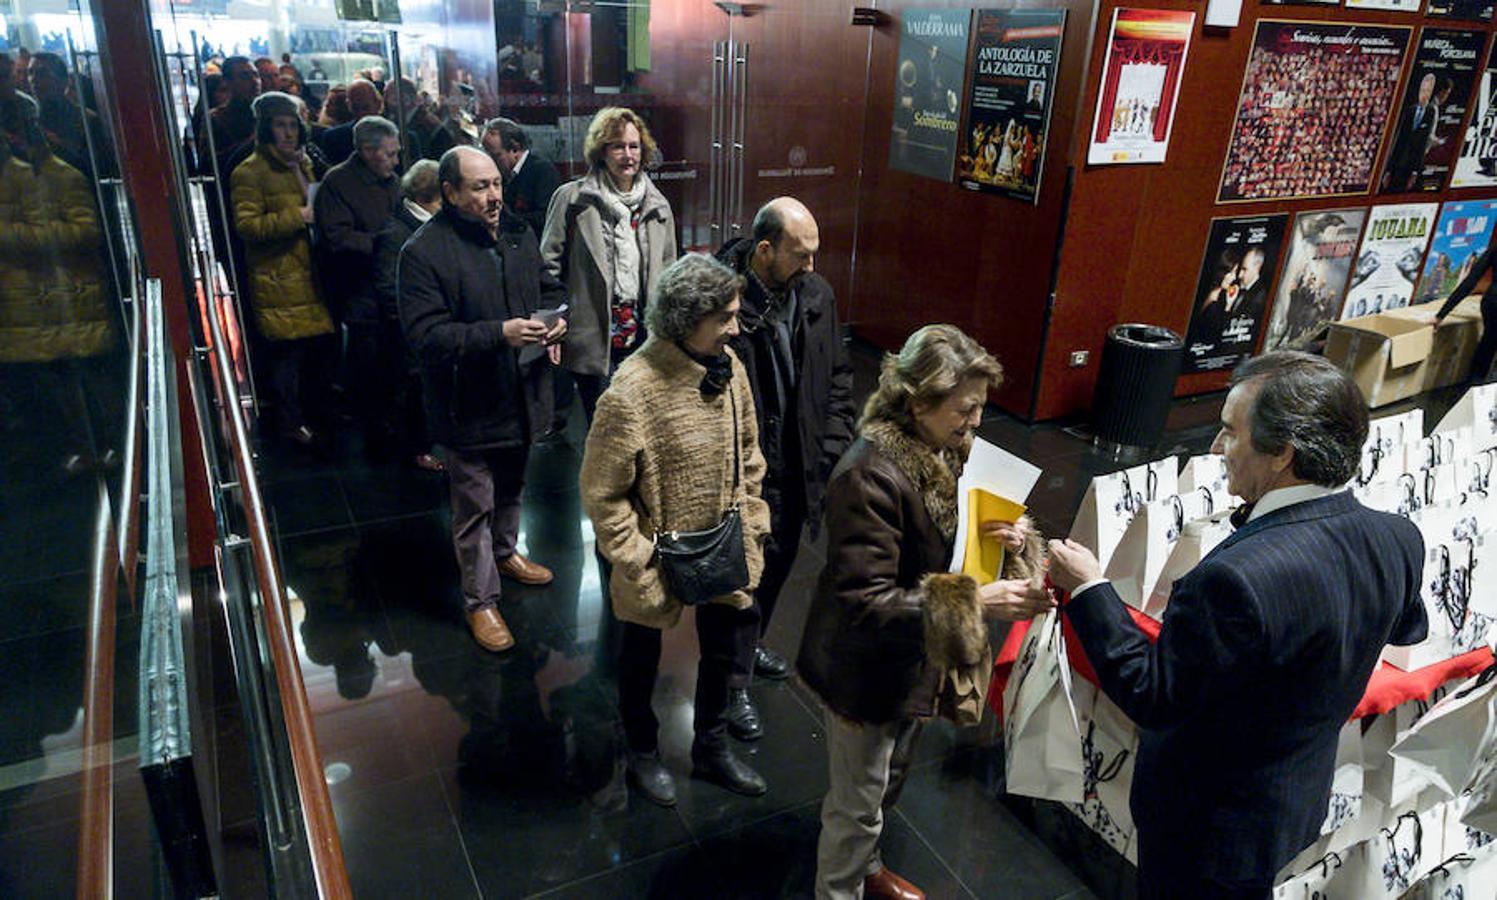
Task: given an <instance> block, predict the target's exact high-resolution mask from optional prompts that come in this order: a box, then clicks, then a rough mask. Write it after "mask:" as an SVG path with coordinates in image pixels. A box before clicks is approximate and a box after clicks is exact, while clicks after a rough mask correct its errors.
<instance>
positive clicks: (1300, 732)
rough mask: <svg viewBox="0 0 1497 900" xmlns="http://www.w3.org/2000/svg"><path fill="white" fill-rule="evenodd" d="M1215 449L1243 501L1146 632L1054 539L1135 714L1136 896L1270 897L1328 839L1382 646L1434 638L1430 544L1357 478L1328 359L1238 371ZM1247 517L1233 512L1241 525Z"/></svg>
mask: <svg viewBox="0 0 1497 900" xmlns="http://www.w3.org/2000/svg"><path fill="white" fill-rule="evenodd" d="M1221 418H1222V428H1221V432H1220V433H1219V434H1218V435H1217V437H1216V441H1215V443H1214V444H1213V445H1212V450H1213V452H1216V453H1220V454H1221V455H1222V457H1223V458H1224V460H1225V462H1226V468H1227V489H1228V490H1229V491H1231V492H1232V493H1233V494H1234V495H1236V496H1238V497H1241V498H1242V499H1243V500H1244V501H1246V505H1245V506H1244V507H1243V508H1242V510H1240V512H1241V513H1245V515H1239V516H1235V517H1234V522H1236V523H1237V524H1238V528H1237V531H1236V532H1235V533H1233V534H1232V536H1231V537H1229V538H1227V539H1226V540H1225V541H1223V542H1222V543H1221V544H1220V545H1218V546H1217V548H1216V549H1215V550H1213V551H1211V553H1209V554H1207V556H1206V558H1205V559H1203V560H1201V563H1200V564H1199V565H1197V566H1196V567H1195V568H1194V569H1192V570H1191V571H1190V572H1188V573H1186V574H1185V576H1184V577H1182V578H1181V579H1180V580H1179V581H1176V582H1175V587H1174V590H1173V591H1172V592H1171V593H1170V598H1169V605H1168V606H1167V607H1166V608H1165V613H1164V625H1163V628H1162V629H1161V631H1160V633H1159V639H1158V641H1157V642H1155V643H1152V644H1151V643H1150V642H1149V641H1148V639H1147V638H1145V637H1144V634H1143V632H1141V631H1140V630H1139V629H1138V626H1137V625H1135V624H1134V622H1133V620H1132V619H1131V618H1130V617H1129V615H1128V611H1127V609H1126V607H1124V605H1123V601H1122V600H1120V599H1119V598H1118V594H1117V591H1115V590H1114V589H1113V588H1112V585H1111V584H1109V583H1108V582H1107V581H1106V580H1105V579H1104V578H1103V577H1102V574H1101V568H1100V566H1098V565H1097V560H1096V558H1095V557H1094V556H1092V554H1091V552H1090V551H1088V550H1087V549H1086V548H1084V547H1082V546H1081V545H1080V544H1077V543H1075V542H1073V541H1064V542H1062V541H1051V542H1050V579H1051V581H1052V582H1054V584H1055V585H1056V586H1057V587H1060V588H1062V589H1065V590H1068V591H1071V592H1072V598H1071V602H1070V604H1069V605H1068V606H1067V607H1066V615H1067V616H1069V617H1070V620H1071V624H1072V625H1074V626H1075V628H1076V635H1077V637H1079V638H1080V640H1081V644H1082V646H1083V647H1085V648H1086V656H1087V659H1089V660H1090V661H1091V664H1092V668H1093V669H1094V670H1095V671H1096V673H1097V678H1098V681H1099V683H1100V684H1101V686H1102V690H1103V691H1104V692H1105V693H1106V694H1107V696H1108V698H1109V699H1111V700H1112V701H1113V702H1114V703H1116V704H1117V705H1118V707H1119V708H1121V709H1122V710H1123V712H1125V713H1127V714H1128V716H1129V717H1130V718H1132V719H1133V721H1134V722H1136V723H1137V724H1138V729H1139V740H1138V764H1137V767H1136V769H1135V770H1134V775H1133V789H1132V794H1131V797H1130V804H1129V805H1130V807H1131V809H1132V812H1133V820H1134V822H1135V824H1136V825H1137V829H1138V832H1137V834H1138V883H1139V891H1138V893H1139V896H1140V897H1145V898H1156V897H1171V898H1173V897H1180V898H1197V897H1218V898H1220V897H1233V898H1237V897H1241V898H1249V897H1252V898H1262V900H1267V898H1268V897H1269V895H1270V894H1271V892H1272V889H1273V879H1274V875H1275V874H1276V873H1277V872H1278V871H1279V869H1280V868H1282V867H1283V866H1284V865H1285V864H1286V863H1288V862H1289V860H1290V859H1291V858H1293V857H1294V855H1295V854H1297V853H1299V852H1300V851H1301V850H1302V849H1304V848H1305V847H1306V846H1308V845H1309V844H1310V843H1311V842H1312V841H1313V840H1315V838H1316V836H1317V835H1318V834H1319V833H1320V825H1321V822H1322V821H1324V819H1325V817H1326V808H1327V804H1328V802H1329V800H1330V794H1331V778H1332V775H1333V774H1334V772H1335V767H1336V737H1337V735H1338V733H1339V732H1340V731H1341V726H1343V725H1345V724H1346V720H1347V719H1348V718H1349V717H1350V716H1351V713H1352V710H1353V709H1355V708H1356V706H1357V703H1358V701H1360V700H1361V698H1362V694H1363V692H1364V691H1365V690H1366V688H1367V680H1368V678H1369V677H1370V676H1371V675H1372V671H1373V668H1374V667H1375V666H1377V664H1378V658H1379V656H1380V655H1381V653H1382V650H1383V647H1384V645H1386V644H1413V643H1418V642H1419V641H1421V640H1423V639H1424V637H1425V635H1426V632H1427V628H1428V620H1427V618H1426V613H1425V609H1424V605H1423V602H1422V601H1421V599H1420V595H1419V583H1420V580H1421V578H1422V577H1423V571H1424V541H1423V540H1422V539H1421V538H1420V536H1419V530H1418V529H1417V528H1415V527H1414V525H1413V524H1412V523H1411V522H1409V520H1407V519H1405V518H1402V517H1400V516H1395V515H1391V514H1388V513H1381V512H1374V511H1372V510H1369V509H1367V508H1365V507H1364V506H1362V505H1361V504H1360V503H1358V502H1357V500H1356V498H1354V497H1353V496H1352V495H1351V492H1350V491H1349V490H1347V488H1346V483H1347V481H1349V480H1350V479H1351V477H1352V476H1354V475H1356V473H1357V464H1358V461H1359V460H1360V458H1361V449H1362V443H1363V441H1364V440H1366V437H1367V405H1366V403H1365V402H1364V401H1363V399H1362V394H1361V392H1360V391H1359V390H1358V389H1357V386H1356V384H1355V383H1353V382H1352V380H1351V379H1350V378H1349V377H1347V376H1346V375H1345V374H1344V373H1343V372H1341V370H1339V369H1337V368H1336V367H1335V366H1334V365H1332V364H1331V363H1329V362H1327V361H1326V360H1325V358H1323V357H1319V356H1311V355H1310V354H1307V353H1296V352H1290V351H1281V352H1277V353H1268V354H1265V355H1263V356H1259V357H1255V358H1254V359H1251V360H1248V361H1247V362H1245V363H1243V364H1242V365H1241V366H1239V367H1238V369H1237V371H1236V372H1235V373H1234V374H1233V387H1232V390H1231V391H1230V392H1229V393H1228V394H1227V400H1226V403H1225V404H1224V405H1223V406H1222V415H1221ZM1239 520H1240V521H1239Z"/></svg>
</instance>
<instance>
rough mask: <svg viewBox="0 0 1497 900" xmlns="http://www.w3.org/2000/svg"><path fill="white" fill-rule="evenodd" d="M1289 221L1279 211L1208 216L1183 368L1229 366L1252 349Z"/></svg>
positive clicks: (1198, 369)
mask: <svg viewBox="0 0 1497 900" xmlns="http://www.w3.org/2000/svg"><path fill="white" fill-rule="evenodd" d="M1288 222H1289V217H1288V216H1287V215H1282V214H1281V215H1276V216H1251V217H1241V218H1231V219H1212V220H1211V232H1210V234H1209V235H1208V236H1207V238H1206V255H1205V257H1204V258H1203V259H1202V261H1201V275H1200V279H1199V280H1198V282H1197V284H1196V298H1195V306H1194V307H1193V311H1192V312H1191V315H1190V330H1189V331H1188V332H1186V337H1185V362H1184V364H1183V366H1182V367H1181V371H1183V372H1184V373H1186V374H1192V373H1195V372H1212V371H1216V370H1218V369H1230V368H1232V367H1233V366H1235V365H1237V364H1238V363H1240V362H1242V361H1243V360H1244V359H1247V358H1248V357H1249V356H1251V355H1252V353H1253V348H1254V347H1255V346H1257V343H1258V335H1259V334H1260V333H1261V329H1262V327H1263V313H1264V312H1265V311H1266V310H1267V309H1268V292H1269V288H1270V286H1271V283H1272V281H1273V274H1274V272H1275V271H1277V269H1278V265H1279V249H1280V247H1281V246H1282V245H1283V243H1284V226H1285V225H1286V224H1288Z"/></svg>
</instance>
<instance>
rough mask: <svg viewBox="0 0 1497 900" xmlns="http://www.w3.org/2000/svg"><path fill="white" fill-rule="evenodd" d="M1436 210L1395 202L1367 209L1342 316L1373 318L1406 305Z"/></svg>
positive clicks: (1436, 206) (1436, 207) (1431, 205)
mask: <svg viewBox="0 0 1497 900" xmlns="http://www.w3.org/2000/svg"><path fill="white" fill-rule="evenodd" d="M1439 213H1440V204H1438V203H1394V204H1391V205H1389V206H1374V207H1373V208H1372V214H1371V215H1369V216H1368V217H1367V228H1366V230H1364V231H1363V232H1362V245H1361V246H1360V247H1358V248H1357V257H1356V262H1355V263H1353V264H1352V269H1351V280H1350V281H1349V282H1348V283H1347V287H1346V300H1345V301H1343V302H1342V304H1341V316H1340V317H1341V318H1343V319H1355V318H1358V317H1361V316H1372V315H1377V314H1378V313H1381V312H1387V311H1388V310H1390V309H1402V308H1403V307H1405V306H1408V305H1409V301H1410V300H1411V299H1412V298H1413V296H1414V285H1415V283H1416V282H1418V281H1419V264H1420V263H1421V262H1423V261H1424V250H1425V248H1426V247H1428V246H1429V237H1430V235H1431V234H1433V233H1434V230H1435V217H1436V216H1437V215H1439Z"/></svg>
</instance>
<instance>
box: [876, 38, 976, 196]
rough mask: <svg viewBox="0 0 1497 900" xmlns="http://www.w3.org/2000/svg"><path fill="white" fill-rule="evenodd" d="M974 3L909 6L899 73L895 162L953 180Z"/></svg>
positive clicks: (910, 169) (893, 143) (891, 164)
mask: <svg viewBox="0 0 1497 900" xmlns="http://www.w3.org/2000/svg"><path fill="white" fill-rule="evenodd" d="M971 24H972V11H971V10H970V9H907V10H905V11H904V13H903V16H902V18H901V21H900V27H899V64H898V65H897V66H896V67H895V74H894V132H893V134H892V135H891V136H890V138H889V167H890V168H892V169H899V170H901V171H904V172H912V173H914V174H916V175H924V176H925V177H927V178H938V179H940V180H941V181H950V180H951V165H952V163H953V162H954V161H955V160H956V138H957V129H959V128H960V127H961V119H960V115H961V107H960V103H961V96H962V87H963V84H962V81H963V76H964V75H965V74H966V68H967V30H968V27H969V26H970V25H971Z"/></svg>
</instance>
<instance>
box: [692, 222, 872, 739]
mask: <svg viewBox="0 0 1497 900" xmlns="http://www.w3.org/2000/svg"><path fill="white" fill-rule="evenodd" d="M820 245H821V235H820V232H819V231H818V229H817V227H816V219H815V218H814V217H812V215H811V211H810V210H808V209H806V207H805V205H804V204H802V203H801V202H800V201H799V200H796V199H795V198H793V197H778V198H776V199H774V200H771V201H769V202H768V203H766V204H764V206H763V207H762V208H761V209H760V210H759V212H758V213H757V214H756V215H755V216H754V224H753V229H752V234H751V236H750V237H748V238H739V239H737V240H734V241H731V242H729V243H728V244H727V245H726V246H724V247H723V248H722V249H721V250H719V251H718V253H717V258H718V259H720V260H722V261H723V262H724V263H726V264H728V265H729V266H731V267H732V268H733V269H734V270H735V271H737V272H739V273H741V274H742V275H744V276H745V280H746V281H747V287H746V288H745V290H744V292H743V304H742V311H741V312H740V313H739V320H740V323H741V330H740V332H739V335H738V337H736V338H734V339H733V341H732V347H733V350H734V352H735V353H737V354H738V358H739V359H740V360H741V361H742V362H743V366H744V368H745V370H746V371H747V372H748V375H749V384H750V385H751V386H752V388H753V391H754V407H755V411H756V412H757V414H758V417H759V445H760V447H761V448H762V449H763V451H764V459H765V463H766V464H767V466H768V471H767V472H766V474H765V477H764V499H765V500H766V501H768V503H769V509H770V536H769V539H768V541H767V542H766V544H765V547H764V574H763V576H762V577H761V578H760V580H759V588H758V590H757V591H755V593H754V602H755V607H756V608H757V609H758V611H759V617H758V621H757V622H756V623H752V624H751V626H750V627H752V628H754V629H755V630H756V632H757V633H756V634H754V635H752V636H749V637H747V638H746V639H745V640H742V641H740V642H739V645H740V646H742V647H744V648H745V653H744V656H743V658H741V659H739V660H738V663H737V669H736V671H735V672H734V673H733V675H732V677H731V679H730V682H729V685H730V696H729V703H728V727H729V731H731V732H732V734H733V735H734V736H735V737H737V738H739V739H741V740H754V739H756V738H758V737H760V736H761V735H762V734H763V733H764V729H763V724H762V722H761V721H760V718H759V713H758V710H756V709H755V708H754V705H753V702H752V700H751V699H750V698H749V694H748V684H749V681H750V676H751V674H758V675H760V676H762V677H765V678H771V679H782V678H787V677H789V675H790V664H789V663H788V662H786V660H785V659H784V658H783V657H781V656H780V655H779V654H778V653H775V652H774V651H772V650H770V649H769V648H767V647H764V646H762V645H761V644H760V642H759V641H760V639H761V638H762V637H763V634H764V631H765V629H767V628H768V627H769V619H770V616H771V615H772V614H773V613H774V607H775V601H776V599H777V598H778V596H779V593H780V589H781V588H782V587H783V586H784V584H785V579H786V578H787V577H788V576H789V574H790V568H791V566H792V565H793V564H794V563H795V555H796V551H798V550H799V549H800V539H801V530H802V529H803V527H804V526H805V524H806V522H807V521H808V520H809V521H810V522H811V523H812V527H813V528H814V527H816V524H817V522H818V520H819V519H820V517H821V505H822V497H823V495H824V493H825V490H826V480H827V477H828V476H829V475H830V474H831V471H832V469H833V467H835V466H836V464H837V460H838V459H839V458H841V456H842V452H843V451H844V450H846V449H847V447H848V445H850V444H851V443H852V439H853V418H854V408H853V401H852V365H851V363H850V362H849V361H848V358H847V349H846V347H845V346H844V345H843V343H842V329H841V327H840V325H839V323H838V320H837V298H836V297H835V296H834V295H833V293H832V286H831V285H830V284H828V283H827V280H826V279H825V278H822V277H821V276H820V275H817V274H816V272H815V271H814V269H815V259H816V251H817V249H818V248H819V247H820Z"/></svg>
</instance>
